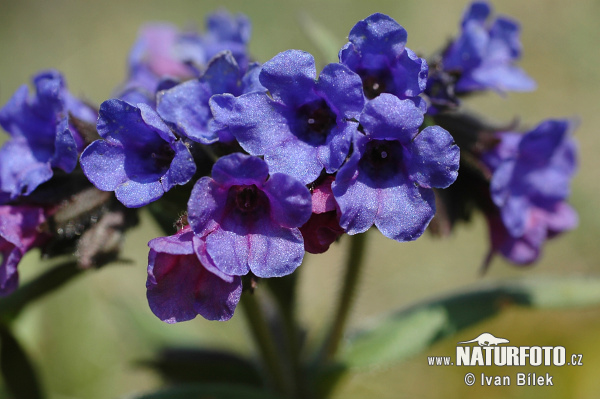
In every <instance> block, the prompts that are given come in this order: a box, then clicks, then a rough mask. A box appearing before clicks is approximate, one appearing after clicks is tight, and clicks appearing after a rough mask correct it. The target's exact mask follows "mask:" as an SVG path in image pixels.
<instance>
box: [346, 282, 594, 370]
mask: <svg viewBox="0 0 600 399" xmlns="http://www.w3.org/2000/svg"><path fill="white" fill-rule="evenodd" d="M599 304H600V278H590V277H586V278H584V277H562V278H542V279H540V278H537V279H523V280H516V281H515V280H513V281H503V282H499V283H495V284H488V285H485V286H483V287H479V288H477V289H474V290H470V291H465V292H461V293H457V294H454V295H449V296H446V297H443V298H440V299H435V300H431V301H428V302H424V303H420V304H417V305H414V306H412V307H410V308H408V309H405V310H402V311H399V312H397V313H395V314H393V315H391V316H390V317H388V318H386V319H385V320H383V321H381V322H379V323H378V324H377V325H375V326H373V327H371V328H369V329H367V330H365V331H362V332H360V333H358V334H357V335H356V336H354V337H353V338H351V339H350V342H349V344H348V346H347V348H346V350H345V351H344V352H343V354H342V357H341V359H340V361H341V362H342V363H345V364H346V365H347V366H348V367H349V368H365V367H371V366H375V365H388V364H391V363H395V362H401V361H404V360H406V359H407V358H409V357H411V356H414V355H415V354H417V353H420V352H422V351H424V350H425V349H427V348H428V347H429V346H431V345H432V344H433V343H434V342H436V341H438V340H440V339H442V338H444V337H446V336H449V335H451V334H455V333H456V332H458V331H459V330H461V329H463V328H466V327H469V326H471V325H473V324H475V323H478V322H480V321H482V320H484V319H487V318H489V317H492V316H494V315H495V314H497V313H499V312H500V311H502V310H503V309H505V308H506V307H508V306H510V305H520V306H526V307H531V308H539V309H547V308H570V307H581V306H590V305H599Z"/></svg>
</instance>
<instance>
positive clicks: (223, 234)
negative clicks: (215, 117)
mask: <svg viewBox="0 0 600 399" xmlns="http://www.w3.org/2000/svg"><path fill="white" fill-rule="evenodd" d="M310 214H311V198H310V192H309V191H308V189H307V188H306V187H305V186H304V185H303V184H302V183H300V182H299V181H297V180H295V179H293V178H292V177H290V176H287V175H284V174H281V173H274V174H271V176H270V177H269V169H268V167H267V164H266V163H265V162H264V161H263V160H262V159H260V158H256V157H252V156H249V155H244V154H241V153H235V154H231V155H227V156H225V157H222V158H220V159H219V160H218V161H217V162H216V163H215V164H214V166H213V170H212V178H210V177H203V178H201V179H200V180H198V182H197V183H196V185H195V186H194V189H193V190H192V195H191V196H190V200H189V202H188V219H189V221H190V225H191V226H192V228H193V230H194V232H195V233H196V235H197V236H198V237H199V238H201V241H202V246H203V249H204V250H203V251H200V252H199V256H201V258H200V259H201V260H202V262H203V263H204V264H205V265H206V264H214V265H215V267H216V268H217V269H218V270H220V271H222V272H223V273H225V274H227V275H234V276H242V275H245V274H247V273H248V272H250V271H251V272H252V273H254V274H255V275H256V276H258V277H280V276H284V275H287V274H290V273H292V272H293V271H294V270H295V269H296V268H297V267H298V266H299V265H300V263H301V262H302V258H303V256H304V245H303V244H304V242H303V239H302V235H301V234H300V231H299V230H298V227H300V226H302V225H303V224H304V223H305V222H306V221H307V220H308V218H309V217H310ZM203 253H204V254H205V255H203ZM202 256H204V257H202Z"/></svg>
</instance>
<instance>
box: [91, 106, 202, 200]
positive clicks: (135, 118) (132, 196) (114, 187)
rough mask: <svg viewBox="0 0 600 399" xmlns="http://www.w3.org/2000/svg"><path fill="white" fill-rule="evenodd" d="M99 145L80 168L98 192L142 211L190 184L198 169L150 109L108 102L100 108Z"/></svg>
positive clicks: (180, 142)
mask: <svg viewBox="0 0 600 399" xmlns="http://www.w3.org/2000/svg"><path fill="white" fill-rule="evenodd" d="M98 133H99V134H100V136H102V138H103V140H96V141H94V142H93V143H92V144H90V145H89V146H88V147H87V148H86V149H85V151H84V152H83V154H81V167H82V169H83V172H84V173H85V175H86V176H87V178H88V179H89V180H90V181H91V182H92V184H94V185H95V186H96V187H97V188H98V189H100V190H103V191H114V192H115V194H116V196H117V199H118V200H119V201H121V202H122V203H123V204H124V205H125V206H127V207H130V208H137V207H141V206H144V205H147V204H149V203H150V202H152V201H155V200H157V199H158V198H160V197H162V195H163V194H164V193H165V192H167V191H169V190H170V189H171V188H172V187H173V186H175V185H176V184H185V183H187V182H188V181H189V180H190V179H191V178H192V176H193V175H194V173H195V172H196V165H195V163H194V160H193V158H192V155H191V154H190V151H189V149H188V148H187V146H186V145H185V144H184V143H183V142H182V141H181V140H179V139H177V138H176V137H175V135H174V134H173V133H172V132H171V130H170V129H169V127H168V126H167V125H165V123H164V122H163V121H162V120H161V119H160V117H159V116H158V115H157V114H156V112H154V111H153V110H152V109H151V108H150V107H149V106H147V105H145V104H138V106H137V107H134V106H132V105H129V104H128V103H126V102H125V101H122V100H116V99H113V100H108V101H105V102H103V103H102V105H101V106H100V116H99V118H98Z"/></svg>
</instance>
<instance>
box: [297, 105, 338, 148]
mask: <svg viewBox="0 0 600 399" xmlns="http://www.w3.org/2000/svg"><path fill="white" fill-rule="evenodd" d="M297 116H298V122H299V123H298V128H297V135H298V136H299V137H300V138H301V139H302V140H304V141H306V142H308V143H310V144H314V145H321V144H324V143H325V142H326V141H327V136H328V135H329V132H331V129H332V128H333V127H334V126H335V125H336V124H337V117H336V115H335V113H333V111H331V108H329V105H327V102H325V100H322V99H321V100H315V101H312V102H309V103H306V104H304V105H302V106H301V107H300V108H298V113H297Z"/></svg>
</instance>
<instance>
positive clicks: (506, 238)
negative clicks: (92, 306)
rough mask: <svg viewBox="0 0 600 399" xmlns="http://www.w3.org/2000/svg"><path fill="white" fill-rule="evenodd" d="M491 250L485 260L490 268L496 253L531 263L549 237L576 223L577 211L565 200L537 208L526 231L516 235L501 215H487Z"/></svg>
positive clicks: (527, 222)
mask: <svg viewBox="0 0 600 399" xmlns="http://www.w3.org/2000/svg"><path fill="white" fill-rule="evenodd" d="M487 218H488V224H489V230H490V241H491V250H490V255H489V256H488V258H487V259H486V264H485V265H484V267H487V265H488V264H489V261H490V260H491V256H492V255H493V254H495V253H497V252H499V253H500V254H502V256H504V257H505V258H507V259H508V260H510V261H511V262H513V263H516V264H519V265H528V264H531V263H533V262H535V261H536V260H537V259H538V257H539V256H540V254H541V251H542V247H543V245H544V243H545V242H546V240H548V239H550V238H553V237H555V236H557V235H559V234H561V233H563V232H565V231H568V230H572V229H574V228H575V227H576V226H577V222H578V218H577V213H576V212H575V210H574V209H573V208H571V207H570V206H569V205H568V204H567V203H566V202H558V203H556V204H554V205H553V206H551V207H547V208H545V209H544V208H537V207H534V208H532V209H531V211H530V212H529V213H528V218H527V221H526V223H525V228H524V230H523V234H522V235H520V236H518V237H514V236H512V235H511V234H510V233H509V231H508V230H507V229H506V226H505V225H504V223H503V222H502V219H501V218H500V215H498V214H495V215H487Z"/></svg>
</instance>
